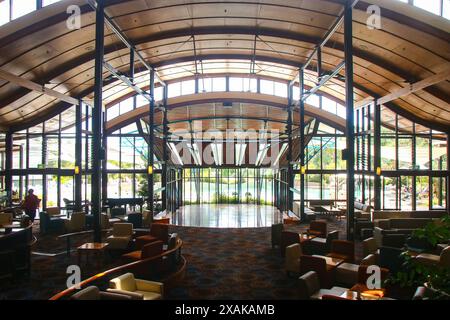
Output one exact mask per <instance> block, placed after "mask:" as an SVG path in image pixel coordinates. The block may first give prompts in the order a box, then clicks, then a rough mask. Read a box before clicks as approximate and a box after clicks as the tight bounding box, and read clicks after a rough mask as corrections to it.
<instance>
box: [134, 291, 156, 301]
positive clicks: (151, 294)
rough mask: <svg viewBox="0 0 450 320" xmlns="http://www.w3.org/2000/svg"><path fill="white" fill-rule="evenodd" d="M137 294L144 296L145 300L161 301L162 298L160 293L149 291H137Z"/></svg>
mask: <svg viewBox="0 0 450 320" xmlns="http://www.w3.org/2000/svg"><path fill="white" fill-rule="evenodd" d="M135 292H136V293H139V294H142V295H143V296H144V300H161V299H162V297H161V295H160V294H159V293H156V292H149V291H139V290H137V291H135Z"/></svg>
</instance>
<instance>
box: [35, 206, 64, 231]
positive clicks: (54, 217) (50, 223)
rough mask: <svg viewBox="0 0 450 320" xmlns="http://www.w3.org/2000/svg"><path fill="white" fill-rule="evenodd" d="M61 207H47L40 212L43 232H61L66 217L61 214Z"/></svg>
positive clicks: (40, 225)
mask: <svg viewBox="0 0 450 320" xmlns="http://www.w3.org/2000/svg"><path fill="white" fill-rule="evenodd" d="M60 214H61V210H60V208H56V207H53V208H47V210H45V211H41V212H40V213H39V229H40V232H41V233H42V234H47V233H52V232H61V231H62V230H63V229H64V219H61V218H60V217H59V216H60Z"/></svg>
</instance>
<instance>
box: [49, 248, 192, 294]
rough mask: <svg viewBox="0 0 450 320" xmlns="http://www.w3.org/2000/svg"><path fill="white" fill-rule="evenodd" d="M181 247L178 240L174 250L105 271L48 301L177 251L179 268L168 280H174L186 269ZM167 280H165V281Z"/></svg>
mask: <svg viewBox="0 0 450 320" xmlns="http://www.w3.org/2000/svg"><path fill="white" fill-rule="evenodd" d="M182 246H183V241H182V240H181V239H178V241H177V244H176V246H175V248H173V249H170V250H167V251H165V252H163V253H161V254H159V255H157V256H154V257H151V258H148V259H143V260H139V261H135V262H131V263H128V264H125V265H122V266H118V267H115V268H113V269H109V270H107V271H104V272H101V273H98V274H96V275H94V276H92V277H90V278H88V279H86V280H84V281H82V282H80V283H79V284H78V285H75V286H72V287H70V288H68V289H66V290H64V291H62V292H60V293H58V294H56V295H54V296H53V297H51V298H50V299H49V300H60V299H62V298H66V297H68V296H70V295H71V294H72V293H74V292H75V291H77V290H79V289H80V288H83V287H86V286H87V285H93V283H95V282H96V281H99V280H101V279H105V278H107V277H108V276H111V275H113V274H117V273H119V272H121V273H124V272H125V271H127V270H129V269H133V268H135V267H139V266H142V265H146V264H150V263H152V262H154V261H157V260H159V259H161V258H163V257H167V256H170V255H171V254H177V251H179V254H180V258H181V259H180V260H181V262H182V263H181V267H180V268H178V269H177V271H176V272H175V273H174V274H172V275H171V276H170V278H174V277H176V276H177V275H180V274H181V273H182V272H184V270H185V268H186V259H185V258H184V257H183V256H181V247H182ZM166 280H167V279H166ZM163 282H164V280H163Z"/></svg>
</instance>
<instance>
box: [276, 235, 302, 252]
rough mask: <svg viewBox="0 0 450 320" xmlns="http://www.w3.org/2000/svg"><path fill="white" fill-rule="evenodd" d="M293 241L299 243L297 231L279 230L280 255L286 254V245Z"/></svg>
mask: <svg viewBox="0 0 450 320" xmlns="http://www.w3.org/2000/svg"><path fill="white" fill-rule="evenodd" d="M294 243H300V235H299V234H298V233H297V232H290V231H283V232H281V243H280V253H281V256H282V257H284V255H285V254H286V247H288V246H290V245H291V244H294Z"/></svg>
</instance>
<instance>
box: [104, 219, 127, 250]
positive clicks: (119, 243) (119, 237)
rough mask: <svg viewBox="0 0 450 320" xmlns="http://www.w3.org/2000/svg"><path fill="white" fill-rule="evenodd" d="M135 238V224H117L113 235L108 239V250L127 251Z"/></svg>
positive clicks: (114, 226)
mask: <svg viewBox="0 0 450 320" xmlns="http://www.w3.org/2000/svg"><path fill="white" fill-rule="evenodd" d="M132 237H133V224H131V223H115V224H114V225H113V231H112V235H111V236H109V237H108V238H107V239H106V242H107V243H109V245H108V249H121V250H124V249H127V248H128V247H129V245H130V242H131V239H132Z"/></svg>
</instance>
